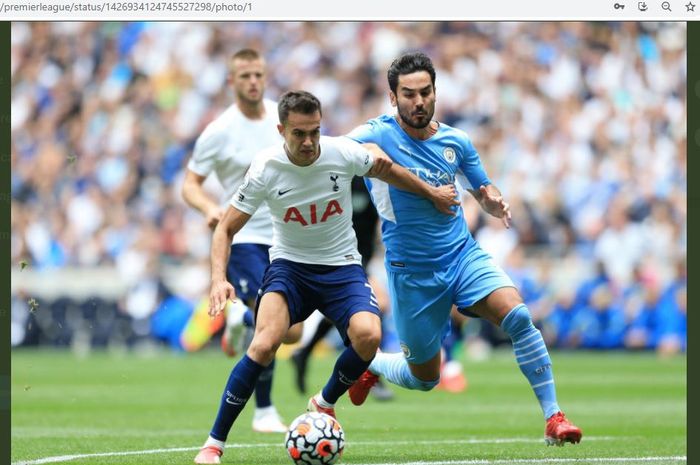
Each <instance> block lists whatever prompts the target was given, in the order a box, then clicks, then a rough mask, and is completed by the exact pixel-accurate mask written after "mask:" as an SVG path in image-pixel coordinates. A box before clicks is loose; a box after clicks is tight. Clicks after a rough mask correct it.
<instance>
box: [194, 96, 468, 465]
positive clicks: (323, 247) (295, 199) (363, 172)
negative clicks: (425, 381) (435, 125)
mask: <svg viewBox="0 0 700 465" xmlns="http://www.w3.org/2000/svg"><path fill="white" fill-rule="evenodd" d="M278 113H279V120H280V124H279V125H278V130H279V132H280V134H282V136H283V137H284V144H277V145H275V146H273V147H270V148H269V149H266V150H264V151H263V152H261V153H260V154H258V155H257V156H256V157H255V159H254V160H253V163H252V164H251V166H250V170H249V171H248V174H247V175H246V179H245V181H244V183H243V184H242V185H241V186H240V187H239V189H238V191H237V193H236V194H235V195H234V196H233V198H232V200H231V206H229V208H228V210H227V211H226V214H225V215H224V217H223V218H222V220H221V222H220V223H219V225H218V226H217V228H216V230H215V231H214V238H213V242H212V250H211V262H212V284H211V291H210V310H209V312H210V315H216V314H217V313H218V312H221V311H223V309H224V308H225V307H226V304H227V301H229V300H231V299H235V298H236V292H235V290H234V287H233V286H232V285H231V284H230V283H229V282H227V280H226V263H227V262H228V258H229V251H230V248H229V246H228V244H230V243H231V240H232V239H233V238H234V237H235V235H236V234H237V233H238V232H239V231H240V230H241V228H242V227H243V226H244V225H245V224H246V222H247V221H249V220H250V218H251V215H254V213H255V211H256V210H257V209H258V208H259V206H260V205H261V204H262V203H263V202H267V205H268V206H269V208H270V212H271V214H272V224H273V239H274V240H273V246H272V248H271V249H270V258H271V260H272V262H271V263H270V266H269V267H268V268H267V270H266V271H265V277H264V279H263V284H262V287H261V289H260V296H259V298H258V301H257V314H256V325H255V334H254V336H253V340H252V342H251V344H250V347H249V348H248V351H247V352H246V354H245V355H244V356H243V358H242V359H241V360H240V361H239V362H238V364H236V366H235V367H234V368H233V370H232V371H231V374H230V376H229V378H228V381H227V383H226V386H225V388H224V393H223V396H222V398H221V402H220V406H219V411H218V414H217V417H216V420H215V422H214V426H213V428H212V430H211V432H210V434H209V438H208V439H207V440H206V442H205V444H204V446H203V447H202V449H201V450H200V452H199V453H198V454H197V456H196V457H195V463H220V456H221V455H222V453H223V450H224V442H225V441H226V439H227V437H228V433H229V431H230V429H231V427H232V426H233V423H234V421H235V420H236V417H238V415H239V414H240V412H241V411H242V410H243V407H244V406H245V403H246V402H247V400H248V398H249V396H250V394H251V392H252V391H253V386H254V385H255V382H256V380H257V378H258V376H260V373H262V372H263V371H264V370H265V367H266V366H267V365H268V364H269V363H270V362H271V361H272V360H273V359H274V356H275V352H276V351H277V348H278V347H279V345H280V343H281V342H282V338H283V337H284V335H285V333H286V332H287V329H288V328H289V326H290V325H292V324H294V323H298V322H301V321H304V320H305V319H306V318H307V317H308V316H309V315H310V314H311V313H312V312H313V311H314V310H315V309H317V308H318V309H320V310H321V311H322V312H323V313H324V314H325V315H326V316H327V317H328V318H330V319H331V320H333V322H334V323H335V325H336V327H337V328H338V330H339V331H340V333H341V335H342V336H343V339H344V342H345V344H346V346H347V347H346V349H345V350H344V351H343V352H342V353H341V354H340V356H339V357H338V359H337V361H336V364H335V367H334V369H333V373H332V375H331V376H330V378H329V380H328V383H327V384H326V385H325V387H324V388H323V390H322V391H321V392H319V393H318V394H317V395H315V396H314V397H312V398H311V399H310V400H309V403H308V406H307V409H309V410H313V411H319V412H323V413H326V414H329V415H332V416H334V417H335V410H334V405H335V402H336V401H337V400H338V398H339V397H340V396H341V395H343V394H344V393H345V391H347V389H348V388H349V387H350V385H352V384H353V383H354V382H355V380H356V379H357V378H358V377H359V376H360V375H361V374H362V373H363V372H364V371H365V370H366V368H367V367H368V366H369V363H370V362H371V361H372V359H373V358H374V355H375V353H376V350H377V347H378V345H379V341H380V339H381V323H380V321H379V309H378V307H377V303H376V298H375V296H374V294H373V292H372V288H371V286H370V285H369V284H368V282H367V275H366V274H365V272H364V270H363V268H362V266H361V257H360V254H359V252H358V251H357V239H356V237H355V233H354V231H353V229H352V219H351V217H352V201H351V192H350V191H351V182H352V178H353V176H371V177H377V178H379V179H381V180H383V181H385V182H387V183H390V184H391V185H393V186H395V187H396V188H398V189H403V190H407V191H410V192H414V193H416V194H419V195H422V196H424V197H426V198H428V199H430V200H431V201H432V202H433V203H434V204H435V206H436V208H437V209H438V210H439V211H441V212H443V213H445V214H454V213H453V212H452V211H451V208H452V206H454V205H457V204H459V202H457V201H456V199H455V197H456V195H455V190H454V186H442V187H439V188H436V187H433V186H431V185H429V184H427V183H424V182H422V181H420V180H419V179H418V177H416V176H414V175H412V174H411V173H410V172H408V171H407V170H406V169H404V168H401V167H399V166H397V165H394V164H392V163H391V161H390V160H389V159H388V157H386V155H385V154H383V153H382V152H381V151H379V150H378V148H377V147H376V146H368V147H363V146H361V145H360V144H358V143H356V142H354V141H352V140H350V139H348V138H345V137H338V138H333V137H325V136H324V137H321V135H320V131H321V104H320V102H319V101H318V99H317V98H316V97H314V96H313V95H311V94H310V93H308V92H303V91H294V92H287V93H286V94H284V95H283V96H282V97H281V98H280V101H279V104H278Z"/></svg>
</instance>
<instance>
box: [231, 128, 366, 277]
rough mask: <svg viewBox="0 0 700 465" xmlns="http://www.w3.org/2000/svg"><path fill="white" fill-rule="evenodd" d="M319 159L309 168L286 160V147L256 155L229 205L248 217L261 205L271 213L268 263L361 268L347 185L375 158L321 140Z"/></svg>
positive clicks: (356, 147) (342, 140)
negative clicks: (267, 207) (264, 205)
mask: <svg viewBox="0 0 700 465" xmlns="http://www.w3.org/2000/svg"><path fill="white" fill-rule="evenodd" d="M320 144H321V155H320V156H319V157H318V159H317V160H316V161H315V162H314V163H313V164H311V165H309V166H297V165H295V164H293V163H292V162H291V161H289V158H288V157H287V154H286V153H285V150H284V145H283V144H280V145H279V146H277V147H271V148H269V149H266V150H265V151H263V152H261V153H259V154H258V156H256V157H255V160H253V163H252V164H251V165H250V170H248V174H247V175H246V180H245V181H244V182H243V184H242V185H241V187H239V188H238V192H237V193H236V195H234V197H233V198H232V199H231V204H232V205H233V206H234V207H236V208H237V209H239V210H241V211H242V212H244V213H248V214H252V213H253V212H255V210H256V209H257V208H258V206H259V205H260V204H261V203H262V202H267V205H268V206H269V207H270V212H271V213H272V225H273V228H272V229H273V234H274V236H273V246H272V248H271V249H270V260H274V259H276V258H285V259H287V260H291V261H294V262H297V263H309V264H317V265H349V264H361V257H360V254H359V252H358V251H357V238H356V236H355V230H354V229H353V228H352V200H351V188H350V185H351V182H352V178H353V176H364V175H365V174H366V173H367V172H368V171H369V170H370V168H371V167H372V164H373V163H374V158H373V157H372V155H371V154H370V153H369V152H367V150H365V149H364V148H363V147H362V146H361V145H360V144H358V143H357V142H355V141H352V140H350V139H348V138H346V137H326V136H322V137H321V141H320Z"/></svg>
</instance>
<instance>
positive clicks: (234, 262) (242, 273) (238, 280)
mask: <svg viewBox="0 0 700 465" xmlns="http://www.w3.org/2000/svg"><path fill="white" fill-rule="evenodd" d="M269 265H270V246H269V245H264V244H232V245H231V255H230V256H229V260H228V266H227V267H226V279H228V282H230V283H231V284H233V287H234V289H236V296H237V297H238V298H239V299H241V300H242V301H243V302H248V301H250V300H252V299H255V298H256V297H257V296H258V290H259V289H260V286H262V281H263V276H264V275H265V270H266V269H267V267H268V266H269Z"/></svg>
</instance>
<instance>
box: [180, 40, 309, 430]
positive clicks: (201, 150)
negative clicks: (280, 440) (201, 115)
mask: <svg viewBox="0 0 700 465" xmlns="http://www.w3.org/2000/svg"><path fill="white" fill-rule="evenodd" d="M229 83H230V84H231V87H232V88H233V90H234V92H235V93H236V102H235V103H234V104H233V105H231V106H230V107H229V108H228V109H227V110H226V111H225V112H224V113H222V114H221V115H220V116H219V117H217V118H216V119H215V120H214V121H212V122H211V123H210V124H209V125H208V126H207V127H206V129H205V130H204V132H203V133H202V135H201V136H200V137H199V138H198V139H197V143H196V144H195V147H194V151H193V153H192V158H191V159H190V161H189V163H188V165H187V171H186V174H185V182H184V184H183V188H182V196H183V198H184V199H185V201H186V202H187V203H188V204H189V205H191V206H192V207H194V208H196V209H197V210H199V211H200V212H201V213H202V214H203V215H204V216H205V218H206V221H207V224H208V225H209V227H210V228H212V229H213V228H215V227H216V225H217V224H218V223H219V221H220V220H221V217H222V216H223V213H224V208H222V207H221V206H220V204H219V203H218V202H216V201H214V200H212V199H211V198H210V197H209V195H207V193H206V192H205V191H204V188H203V184H204V181H205V180H206V179H207V177H208V176H209V175H210V174H211V173H215V174H216V176H217V178H218V180H219V182H220V183H221V185H222V187H223V188H224V192H225V199H226V202H228V201H229V200H230V199H231V197H232V196H233V194H234V192H236V189H238V186H240V184H241V182H243V178H244V176H245V173H246V171H247V170H248V167H249V166H250V162H251V161H252V159H253V156H254V155H255V154H256V153H258V152H259V151H260V150H262V149H263V148H265V147H268V146H270V145H272V144H275V143H281V142H282V138H281V137H280V134H279V132H278V131H277V121H278V118H277V104H276V103H275V102H273V101H271V100H268V99H265V98H263V93H264V91H265V60H264V59H263V58H262V57H261V56H260V54H259V53H258V52H256V51H255V50H251V49H242V50H240V51H238V52H236V53H235V54H234V55H233V56H232V58H231V63H230V75H229ZM271 245H272V222H271V221H270V211H269V209H268V208H267V206H266V205H262V206H261V207H260V208H259V209H258V211H257V212H256V213H255V215H253V216H252V218H251V219H250V221H248V223H247V224H246V225H245V227H244V228H243V229H242V230H241V231H240V232H239V234H237V235H236V238H235V240H234V241H233V243H232V244H231V249H232V253H231V260H230V261H229V262H228V265H227V270H226V274H227V278H228V280H229V282H231V283H233V285H234V286H235V287H236V294H237V296H238V298H239V299H240V300H237V301H236V302H235V303H232V304H230V305H229V307H228V310H227V319H226V329H225V331H224V335H223V341H222V342H223V344H222V345H223V348H224V351H225V352H226V353H227V354H228V355H230V356H233V355H235V353H236V352H240V351H241V346H240V345H238V346H236V344H238V343H240V342H241V341H242V340H243V334H240V332H239V331H238V330H239V329H243V328H244V326H243V323H244V320H247V325H248V326H252V325H253V321H252V312H250V311H249V310H247V307H246V305H245V303H247V304H248V305H250V306H252V305H253V303H254V301H255V298H256V296H257V292H258V289H259V288H260V285H261V284H262V277H263V273H264V272H265V268H266V267H267V265H268V264H269V262H270V260H269V253H268V250H269V248H270V246H271ZM299 334H300V331H297V332H296V333H294V334H291V335H290V339H286V340H285V342H294V339H295V338H298V336H299ZM236 349H237V350H236ZM273 370H274V363H271V364H270V365H269V366H268V367H267V368H266V369H265V372H264V373H263V374H262V375H261V376H260V379H259V382H258V384H257V386H256V388H255V395H256V410H255V414H254V416H253V430H255V431H258V432H265V433H280V432H284V431H286V426H285V425H284V423H282V420H281V418H280V416H279V414H278V413H277V410H276V409H275V407H274V405H273V404H272V400H271V391H272V375H273Z"/></svg>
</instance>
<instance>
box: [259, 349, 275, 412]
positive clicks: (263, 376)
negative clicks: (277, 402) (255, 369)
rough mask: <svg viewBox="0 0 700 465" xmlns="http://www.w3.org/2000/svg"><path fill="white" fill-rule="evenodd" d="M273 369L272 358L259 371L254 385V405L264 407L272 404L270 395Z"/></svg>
mask: <svg viewBox="0 0 700 465" xmlns="http://www.w3.org/2000/svg"><path fill="white" fill-rule="evenodd" d="M274 369H275V361H274V360H272V363H270V364H269V365H268V366H266V367H265V369H264V370H263V371H262V373H260V377H259V378H258V383H257V384H256V385H255V406H256V407H257V408H265V407H269V406H270V405H272V400H271V398H270V396H271V395H272V372H273V371H274Z"/></svg>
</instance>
